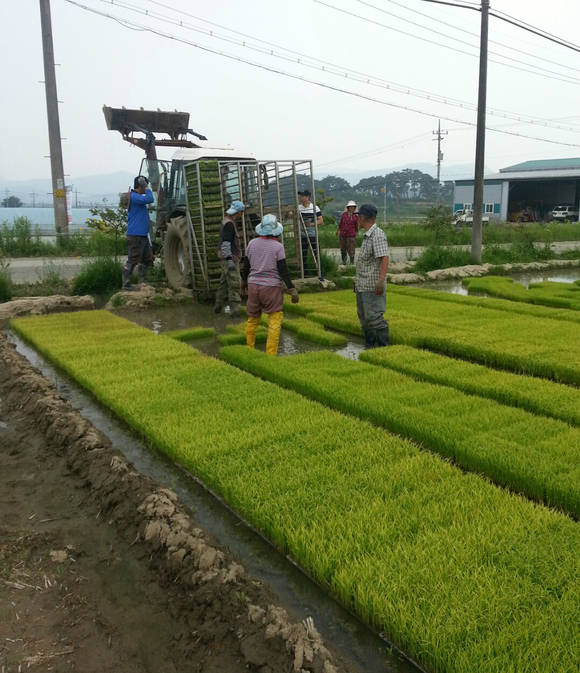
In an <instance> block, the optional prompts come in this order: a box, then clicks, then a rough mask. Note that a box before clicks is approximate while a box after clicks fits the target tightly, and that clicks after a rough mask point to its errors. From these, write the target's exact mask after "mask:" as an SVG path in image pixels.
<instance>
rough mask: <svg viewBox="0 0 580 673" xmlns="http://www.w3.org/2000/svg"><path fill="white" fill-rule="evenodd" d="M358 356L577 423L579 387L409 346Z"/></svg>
mask: <svg viewBox="0 0 580 673" xmlns="http://www.w3.org/2000/svg"><path fill="white" fill-rule="evenodd" d="M359 357H360V359H361V360H363V361H365V362H369V363H371V364H375V365H380V366H382V367H388V368H389V369H394V370H395V371H398V372H401V373H403V374H407V375H409V376H412V377H414V378H415V379H418V380H420V381H428V382H430V383H438V384H441V385H444V386H450V387H451V388H456V389H457V390H462V391H464V392H466V393H469V394H471V395H479V396H480V397H488V398H489V399H492V400H496V401H498V402H501V403H502V404H507V405H510V406H514V407H520V408H521V409H526V410H527V411H531V412H532V413H535V414H539V415H542V416H549V417H551V418H556V419H559V420H561V421H564V422H566V423H570V424H571V425H575V426H580V390H579V389H578V388H574V387H572V386H566V385H563V384H561V383H555V382H554V381H548V380H546V379H540V378H535V377H532V376H523V375H520V374H512V373H511V372H506V371H500V370H497V369H489V368H488V367H484V366H483V365H478V364H475V363H472V362H465V361H464V360H457V359H454V358H450V357H446V356H445V355H439V354H438V353H432V352H430V351H426V350H421V349H419V348H411V347H410V346H392V347H390V348H376V349H372V350H368V351H363V352H362V353H361V354H360V356H359Z"/></svg>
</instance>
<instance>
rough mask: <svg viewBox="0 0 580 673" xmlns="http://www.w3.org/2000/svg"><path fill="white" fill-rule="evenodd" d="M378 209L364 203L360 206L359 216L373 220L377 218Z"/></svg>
mask: <svg viewBox="0 0 580 673" xmlns="http://www.w3.org/2000/svg"><path fill="white" fill-rule="evenodd" d="M377 212H378V211H377V209H376V208H375V206H373V204H372V203H363V204H362V206H359V209H358V214H359V215H362V216H363V217H368V218H371V219H372V218H373V217H376V216H377Z"/></svg>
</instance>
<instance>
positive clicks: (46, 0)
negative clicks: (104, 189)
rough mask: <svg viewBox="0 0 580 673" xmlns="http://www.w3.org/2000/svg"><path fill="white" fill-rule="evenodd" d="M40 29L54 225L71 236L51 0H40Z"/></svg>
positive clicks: (57, 229)
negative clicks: (63, 160) (67, 209)
mask: <svg viewBox="0 0 580 673" xmlns="http://www.w3.org/2000/svg"><path fill="white" fill-rule="evenodd" d="M40 25H41V30H42V52H43V57H44V86H45V90H46V113H47V117H48V139H49V145H50V169H51V173H52V201H53V205H54V224H55V228H56V231H57V233H60V234H67V233H68V219H67V212H66V191H65V185H64V168H63V163H62V147H61V143H60V141H61V137H60V122H59V118H58V99H57V97H56V75H55V72H54V48H53V45H52V23H51V20H50V0H40Z"/></svg>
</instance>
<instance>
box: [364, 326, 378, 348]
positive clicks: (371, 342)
mask: <svg viewBox="0 0 580 673" xmlns="http://www.w3.org/2000/svg"><path fill="white" fill-rule="evenodd" d="M363 333H364V335H365V349H369V348H374V347H375V341H376V338H377V335H376V331H375V330H374V329H365V330H363Z"/></svg>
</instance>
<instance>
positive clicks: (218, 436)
mask: <svg viewBox="0 0 580 673" xmlns="http://www.w3.org/2000/svg"><path fill="white" fill-rule="evenodd" d="M12 326H13V327H14V329H16V330H17V331H18V332H19V333H20V334H21V335H22V336H23V337H24V338H26V339H28V340H29V341H31V342H32V344H33V345H34V346H36V348H37V349H38V350H40V351H41V352H42V353H43V354H44V355H46V356H47V357H48V358H49V359H50V360H51V361H52V362H54V363H55V364H56V365H58V366H60V367H61V368H62V369H64V370H65V371H67V372H68V373H69V374H70V375H71V376H73V377H74V378H75V379H76V380H77V381H79V382H80V383H81V384H82V385H84V386H85V387H86V388H87V389H88V390H89V391H91V392H92V394H93V395H94V396H95V397H96V398H97V399H98V400H100V401H101V402H102V403H104V404H105V405H107V406H108V407H110V408H111V409H112V410H113V411H114V412H115V413H116V414H117V416H119V417H120V418H122V419H123V420H125V421H126V422H127V423H129V424H130V426H131V427H132V428H133V429H134V430H135V431H136V432H138V433H140V434H141V435H143V436H144V437H146V438H147V439H148V440H149V441H150V442H151V443H152V444H153V445H154V446H157V447H158V448H160V449H161V450H163V451H164V452H165V453H167V455H168V456H170V457H171V458H172V459H174V460H176V461H178V462H179V463H181V464H182V465H183V466H184V467H185V468H186V469H188V470H190V471H191V472H192V473H193V474H195V475H197V476H198V477H199V478H200V479H202V480H203V481H204V482H205V483H206V484H207V485H208V486H209V487H210V488H213V489H214V490H215V491H216V492H217V493H218V494H220V496H222V497H223V498H224V499H225V500H226V501H227V502H228V503H229V504H230V505H231V506H232V507H234V508H235V509H236V510H237V511H238V512H239V513H240V514H241V515H242V516H243V517H245V518H246V519H247V520H248V521H250V522H251V523H252V524H253V525H254V526H255V527H256V528H258V529H259V530H260V531H261V532H262V533H263V534H264V535H266V536H267V537H268V538H269V539H270V540H271V541H272V542H273V543H274V544H275V545H276V546H277V547H278V549H280V551H281V552H282V553H283V554H289V555H290V556H291V557H292V558H293V559H294V560H295V561H296V562H297V563H299V564H300V565H301V566H302V567H303V568H304V569H305V570H306V571H307V572H308V573H310V574H311V575H312V576H313V577H314V578H315V579H316V580H317V581H318V582H319V583H320V584H321V585H323V586H324V587H326V589H327V590H328V591H329V592H330V593H332V594H333V595H334V596H335V597H336V598H337V599H338V600H340V601H341V602H342V603H343V604H344V605H345V606H347V607H348V608H349V609H351V610H352V611H353V612H355V613H356V614H357V615H358V616H359V617H360V618H361V619H362V620H363V621H365V622H366V623H368V624H369V625H370V626H371V627H372V628H374V629H376V630H377V631H384V633H385V634H386V636H387V637H388V638H389V639H390V640H391V641H393V642H394V643H395V644H397V645H398V646H399V647H400V648H402V649H403V650H405V651H406V652H407V653H408V654H409V655H410V656H412V657H413V658H415V659H416V660H417V661H419V662H420V663H421V664H422V665H423V666H424V667H425V668H427V669H428V670H430V671H432V672H433V673H474V672H476V671H481V672H483V671H485V673H506V672H508V671H509V672H514V673H515V672H516V671H534V670H539V668H541V670H542V673H572V672H573V671H575V669H576V667H577V658H576V656H575V649H574V643H575V642H576V640H577V635H578V630H577V626H574V625H575V624H576V625H577V616H578V602H579V600H580V595H579V594H580V587H579V584H578V581H577V579H578V578H577V569H578V550H579V549H580V528H579V527H578V525H577V524H576V523H575V522H573V521H572V520H570V518H569V517H566V516H564V515H562V514H560V513H558V512H556V511H553V510H550V509H548V508H545V507H543V506H538V505H534V504H532V503H530V502H529V501H527V500H525V499H524V498H521V497H519V496H517V495H513V494H510V493H508V492H506V491H504V490H502V489H499V488H497V487H495V486H493V485H492V484H490V483H489V482H487V481H486V480H485V479H482V478H480V477H478V476H476V475H473V474H469V473H463V472H461V471H460V470H459V469H457V468H455V467H453V466H452V465H450V464H449V463H448V462H446V461H444V460H441V459H440V458H439V457H437V456H435V455H433V454H430V453H428V452H422V451H419V449H418V448H417V447H416V446H414V445H413V444H411V443H408V442H405V441H403V440H401V439H400V438H399V437H396V436H393V435H390V434H388V433H386V432H385V431H383V430H381V429H379V428H376V427H373V426H371V425H370V424H368V423H366V422H363V421H360V420H358V419H355V418H351V417H346V416H344V415H343V414H341V413H338V412H336V411H333V410H330V409H328V408H326V407H324V406H322V405H319V404H317V403H315V402H312V401H310V400H307V399H305V398H303V397H301V396H299V395H297V394H296V393H293V392H291V391H287V390H283V389H282V388H280V387H278V386H276V385H274V384H271V383H268V382H265V381H261V380H259V379H257V378H255V377H252V376H250V375H249V374H247V373H245V372H242V371H239V370H237V369H235V368H233V367H231V366H229V365H227V364H225V363H224V362H220V361H218V360H216V359H214V358H210V357H205V356H203V355H201V354H199V353H196V352H195V351H193V350H192V349H191V348H190V347H189V346H186V345H185V344H182V343H179V342H177V341H174V340H170V339H159V338H158V337H157V336H156V335H154V334H152V333H151V332H149V331H148V330H146V329H144V328H140V327H138V326H136V325H133V324H131V323H130V322H128V321H125V320H123V319H121V318H119V317H117V316H114V315H113V314H110V313H108V312H99V311H90V312H79V313H71V314H58V315H49V316H41V317H31V318H22V319H18V320H14V321H12ZM240 350H241V351H244V352H246V353H251V351H250V350H249V349H245V348H243V349H240ZM143 352H146V353H147V354H148V375H147V377H141V378H135V377H134V376H133V375H134V372H135V368H136V367H139V366H141V364H142V362H141V361H142V354H143ZM270 359H271V360H272V361H274V360H276V361H277V359H276V358H270ZM290 359H291V358H284V359H283V360H282V359H281V360H280V361H281V362H286V361H287V360H290ZM373 369H377V368H373ZM129 379H130V380H131V394H130V395H127V380H129ZM365 386H366V384H365ZM152 391H153V394H152ZM379 392H380V391H379ZM383 393H384V394H385V395H388V394H389V391H388V390H385V391H383ZM192 409H193V410H195V413H194V414H192Z"/></svg>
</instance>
